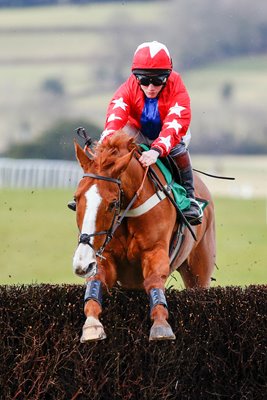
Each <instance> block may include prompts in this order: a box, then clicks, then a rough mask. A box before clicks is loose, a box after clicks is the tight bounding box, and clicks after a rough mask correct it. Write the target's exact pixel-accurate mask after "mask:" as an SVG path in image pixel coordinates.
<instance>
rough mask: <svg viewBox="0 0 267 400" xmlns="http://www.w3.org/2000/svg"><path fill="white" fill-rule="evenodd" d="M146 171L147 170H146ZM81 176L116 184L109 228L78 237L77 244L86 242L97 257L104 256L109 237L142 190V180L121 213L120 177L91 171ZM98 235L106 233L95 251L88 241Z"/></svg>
mask: <svg viewBox="0 0 267 400" xmlns="http://www.w3.org/2000/svg"><path fill="white" fill-rule="evenodd" d="M146 173H147V171H146ZM146 173H145V176H144V179H145V177H146ZM83 178H93V179H98V180H102V181H106V182H111V183H115V184H116V185H118V189H119V190H118V199H117V200H116V201H115V202H114V206H115V207H114V214H113V218H112V222H111V226H110V228H109V229H107V230H104V231H99V232H95V233H91V234H88V233H82V234H81V235H80V237H79V244H80V243H83V244H87V245H88V246H90V247H91V248H92V249H93V251H94V252H95V255H96V256H97V257H99V258H105V257H104V256H103V255H102V253H103V252H104V250H105V248H106V246H107V245H108V243H109V242H110V241H111V239H112V238H113V236H114V233H115V231H116V230H117V228H118V227H119V226H120V224H121V223H122V220H123V219H124V217H125V216H126V214H127V212H128V211H129V210H130V208H131V207H132V205H133V204H134V202H135V201H136V199H137V198H138V196H139V194H140V191H141V190H142V187H143V182H144V179H143V182H142V185H141V187H140V188H139V190H138V191H137V192H136V193H135V195H134V196H133V198H132V200H131V201H130V202H129V204H128V206H127V207H126V208H125V209H124V210H123V212H122V213H121V210H122V203H123V199H124V192H123V190H122V187H121V180H120V179H116V178H110V177H108V176H103V175H96V174H91V173H85V174H84V175H83ZM100 235H106V237H105V240H104V243H103V245H102V246H101V247H100V248H99V249H98V250H97V251H96V250H95V249H94V247H93V245H92V244H91V242H90V239H91V238H92V237H95V236H100Z"/></svg>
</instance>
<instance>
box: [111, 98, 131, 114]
mask: <svg viewBox="0 0 267 400" xmlns="http://www.w3.org/2000/svg"><path fill="white" fill-rule="evenodd" d="M112 103H114V107H113V110H114V109H115V108H122V109H123V110H124V111H125V110H126V107H127V105H128V104H126V103H124V101H123V98H122V97H120V98H119V99H115V100H113V101H112Z"/></svg>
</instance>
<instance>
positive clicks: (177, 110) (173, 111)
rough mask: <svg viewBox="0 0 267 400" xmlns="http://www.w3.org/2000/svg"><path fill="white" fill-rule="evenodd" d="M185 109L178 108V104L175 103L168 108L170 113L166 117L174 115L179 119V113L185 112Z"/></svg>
mask: <svg viewBox="0 0 267 400" xmlns="http://www.w3.org/2000/svg"><path fill="white" fill-rule="evenodd" d="M185 109H186V108H185V107H182V106H179V104H178V103H175V104H174V106H173V107H170V112H169V114H168V115H171V114H176V115H178V116H179V117H181V111H183V110H185Z"/></svg>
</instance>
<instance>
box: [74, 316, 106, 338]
mask: <svg viewBox="0 0 267 400" xmlns="http://www.w3.org/2000/svg"><path fill="white" fill-rule="evenodd" d="M106 337H107V335H106V334H105V331H104V327H103V325H102V324H101V322H100V321H99V320H98V319H96V318H94V317H87V319H86V321H85V324H84V326H83V333H82V336H81V339H80V342H81V343H85V342H89V341H97V340H103V339H106Z"/></svg>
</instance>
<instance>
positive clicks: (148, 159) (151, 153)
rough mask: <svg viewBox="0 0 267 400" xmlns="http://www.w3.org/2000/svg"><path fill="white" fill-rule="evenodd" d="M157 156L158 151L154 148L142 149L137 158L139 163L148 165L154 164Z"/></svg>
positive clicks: (144, 165)
mask: <svg viewBox="0 0 267 400" xmlns="http://www.w3.org/2000/svg"><path fill="white" fill-rule="evenodd" d="M158 156H159V152H158V151H156V150H148V151H144V152H143V153H142V155H141V157H140V158H139V161H140V163H141V164H142V166H143V167H149V165H152V164H155V162H156V161H157V159H158Z"/></svg>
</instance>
